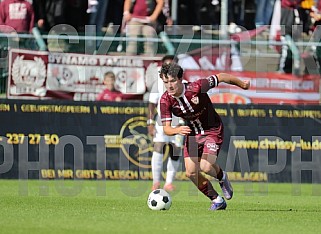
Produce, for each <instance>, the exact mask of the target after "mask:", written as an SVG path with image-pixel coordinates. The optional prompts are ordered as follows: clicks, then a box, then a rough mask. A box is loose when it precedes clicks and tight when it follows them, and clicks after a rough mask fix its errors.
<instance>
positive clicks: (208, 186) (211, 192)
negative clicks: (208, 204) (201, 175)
mask: <svg viewBox="0 0 321 234" xmlns="http://www.w3.org/2000/svg"><path fill="white" fill-rule="evenodd" d="M198 189H199V191H201V192H202V193H203V194H204V195H205V196H207V197H208V198H209V199H211V200H214V199H215V198H216V197H217V196H218V193H217V192H216V191H215V189H214V188H213V185H212V183H211V182H209V181H208V180H207V181H205V183H204V184H201V185H199V186H198Z"/></svg>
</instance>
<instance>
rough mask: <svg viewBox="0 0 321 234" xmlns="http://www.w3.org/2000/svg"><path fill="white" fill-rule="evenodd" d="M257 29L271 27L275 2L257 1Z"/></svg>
mask: <svg viewBox="0 0 321 234" xmlns="http://www.w3.org/2000/svg"><path fill="white" fill-rule="evenodd" d="M255 2H256V16H255V25H256V27H258V26H262V25H270V23H271V18H272V13H273V8H274V3H275V0H256V1H255Z"/></svg>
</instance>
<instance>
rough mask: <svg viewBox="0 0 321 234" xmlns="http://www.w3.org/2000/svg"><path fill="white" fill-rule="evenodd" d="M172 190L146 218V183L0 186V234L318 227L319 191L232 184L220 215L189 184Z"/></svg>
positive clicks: (317, 187)
mask: <svg viewBox="0 0 321 234" xmlns="http://www.w3.org/2000/svg"><path fill="white" fill-rule="evenodd" d="M175 184H176V185H177V191H176V192H174V193H172V199H173V204H172V207H171V209H170V210H169V211H152V210H149V209H148V207H147V204H146V201H147V196H148V194H149V192H150V186H151V181H145V182H143V181H130V182H129V181H31V180H29V181H26V180H22V181H16V180H0V205H1V212H0V230H1V233H2V234H3V233H46V234H48V233H214V232H215V233H218V232H223V233H291V234H293V233H317V232H319V231H320V228H321V211H320V210H321V185H309V184H301V185H298V184H294V185H292V184H267V183H262V184H259V183H233V186H234V190H235V193H234V197H233V199H232V200H230V201H228V207H227V210H225V211H209V210H208V208H209V205H210V203H209V200H207V198H205V197H204V196H203V195H202V194H200V193H198V192H197V191H196V189H195V188H194V187H193V185H192V183H191V182H176V183H175ZM215 187H216V188H217V189H218V191H219V192H220V193H221V191H220V189H219V187H218V186H217V183H215ZM97 194H98V195H97Z"/></svg>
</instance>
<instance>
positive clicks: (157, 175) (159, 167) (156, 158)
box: [152, 142, 165, 190]
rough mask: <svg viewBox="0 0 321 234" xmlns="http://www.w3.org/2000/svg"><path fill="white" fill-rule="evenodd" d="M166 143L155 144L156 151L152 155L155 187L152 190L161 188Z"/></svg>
mask: <svg viewBox="0 0 321 234" xmlns="http://www.w3.org/2000/svg"><path fill="white" fill-rule="evenodd" d="M164 145H165V143H164V142H154V151H153V155H152V176H153V186H152V190H155V189H158V188H160V182H161V179H162V178H161V177H162V171H163V157H164V154H163V147H164Z"/></svg>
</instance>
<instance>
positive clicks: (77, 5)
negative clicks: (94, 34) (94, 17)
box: [66, 0, 88, 32]
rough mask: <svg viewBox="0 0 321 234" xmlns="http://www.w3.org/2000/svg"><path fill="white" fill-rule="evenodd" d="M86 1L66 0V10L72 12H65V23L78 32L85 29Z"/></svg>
mask: <svg viewBox="0 0 321 234" xmlns="http://www.w3.org/2000/svg"><path fill="white" fill-rule="evenodd" d="M87 6H88V4H87V2H86V1H84V0H66V7H67V9H66V12H72V14H66V23H67V24H70V25H71V26H73V27H74V28H75V29H76V30H77V31H78V32H84V31H85V25H86V23H87V21H88V20H87V14H86V10H87Z"/></svg>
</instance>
